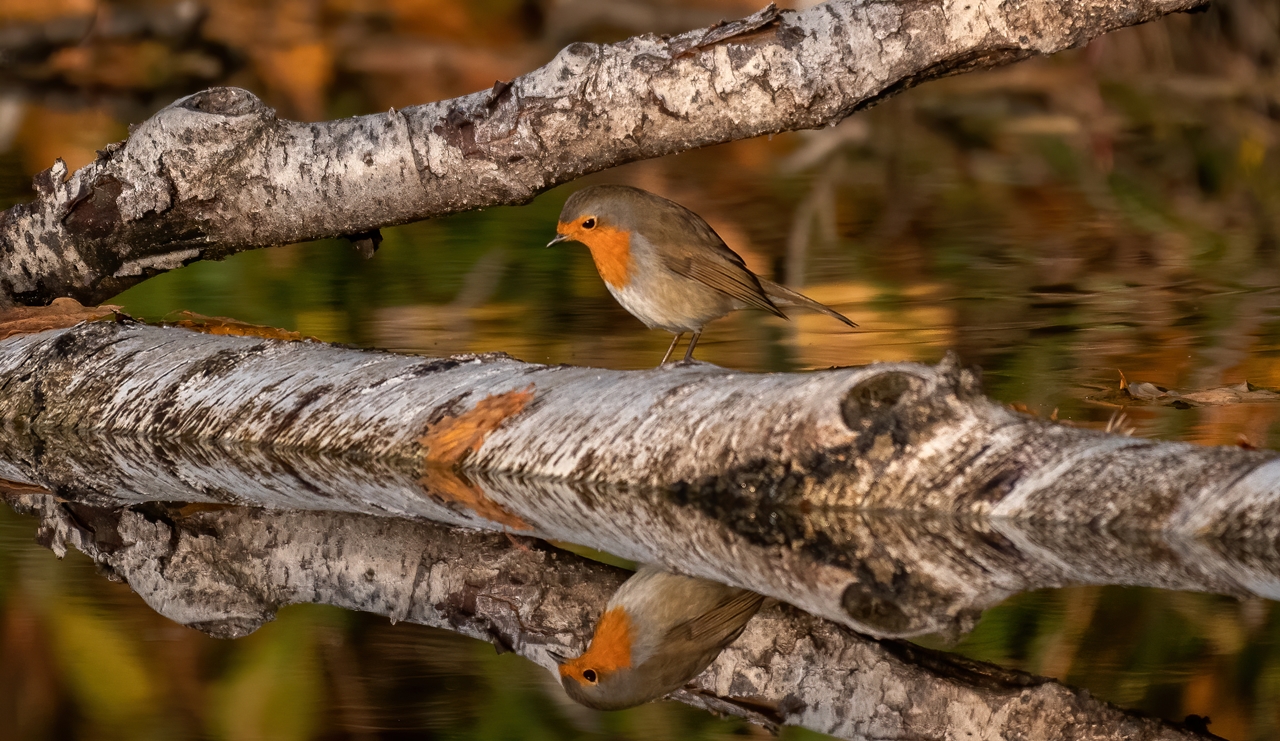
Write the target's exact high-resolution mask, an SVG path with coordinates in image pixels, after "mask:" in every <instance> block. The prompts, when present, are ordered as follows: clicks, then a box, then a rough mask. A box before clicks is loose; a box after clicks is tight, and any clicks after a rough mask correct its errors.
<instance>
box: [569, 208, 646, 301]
mask: <svg viewBox="0 0 1280 741" xmlns="http://www.w3.org/2000/svg"><path fill="white" fill-rule="evenodd" d="M556 232H557V233H559V234H564V235H566V236H567V237H569V238H570V239H572V240H574V241H577V242H581V243H583V244H585V245H586V246H587V249H589V250H591V259H592V260H595V263H596V270H597V271H599V273H600V277H601V278H604V282H605V283H608V284H609V285H611V286H613V287H614V288H622V287H623V286H625V285H627V284H628V283H630V282H631V232H629V231H626V230H623V229H614V228H613V227H610V226H604V225H600V226H597V227H596V228H594V229H583V228H582V226H581V225H580V224H578V223H575V222H565V221H562V222H560V223H559V224H557V225H556Z"/></svg>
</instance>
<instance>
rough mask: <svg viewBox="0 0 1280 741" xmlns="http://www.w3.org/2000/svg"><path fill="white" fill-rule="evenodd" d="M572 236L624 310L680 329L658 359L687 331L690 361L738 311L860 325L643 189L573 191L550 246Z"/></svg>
mask: <svg viewBox="0 0 1280 741" xmlns="http://www.w3.org/2000/svg"><path fill="white" fill-rule="evenodd" d="M570 240H572V241H576V242H581V243H583V244H585V245H586V246H587V249H589V250H591V258H592V259H593V260H595V263H596V270H598V271H600V277H601V278H603V279H604V283H605V285H606V286H607V287H608V288H609V293H611V294H613V297H614V298H615V299H617V301H618V303H620V304H622V308H624V309H626V310H627V311H629V312H631V314H632V315H633V316H635V317H636V318H637V319H639V320H640V321H642V322H644V323H645V325H646V326H648V327H649V328H650V329H654V328H661V329H665V330H667V331H668V332H673V333H675V339H673V340H672V341H671V347H669V348H667V354H666V355H663V356H662V362H661V363H659V364H658V365H663V364H665V363H666V362H667V360H668V359H669V358H670V357H671V353H672V351H674V350H675V349H676V344H677V343H678V342H680V338H681V337H683V336H684V334H685V333H686V332H692V333H693V338H692V339H691V340H689V347H688V349H687V350H685V353H684V359H685V361H689V360H691V359H693V348H694V347H695V346H697V344H698V338H699V337H701V336H702V328H703V327H704V326H706V324H707V322H710V321H711V320H713V319H719V318H720V317H722V316H724V315H725V314H728V313H729V312H731V311H736V310H738V309H744V308H755V309H763V310H765V311H767V312H769V313H771V314H776V315H778V316H780V317H782V318H783V319H786V318H787V315H786V314H783V313H782V310H781V309H779V308H778V306H779V305H781V306H803V307H805V308H807V309H813V310H814V311H820V312H822V313H823V314H826V315H827V316H830V317H833V318H835V319H839V320H840V321H842V322H844V323H845V324H847V325H849V326H850V327H856V326H858V325H857V324H854V323H853V322H851V321H849V319H848V317H846V316H844V315H843V314H840V313H838V312H836V311H833V310H831V309H830V308H828V307H826V306H823V305H822V304H820V303H818V302H817V301H814V300H813V299H811V298H809V297H808V296H803V295H801V294H799V293H796V292H795V291H793V290H791V289H790V288H787V287H785V286H780V285H778V284H777V283H774V282H773V281H770V280H765V279H764V278H761V277H759V276H757V275H756V274H755V273H752V272H751V271H750V270H748V269H747V265H746V263H744V262H743V261H742V258H741V257H739V256H738V253H736V252H734V251H733V250H731V249H729V248H728V246H726V245H725V243H724V240H722V239H720V235H718V234H716V233H715V231H714V230H713V229H712V228H711V227H710V226H709V225H708V224H707V222H705V221H703V220H702V217H701V216H698V215H697V214H695V213H694V212H692V211H690V210H689V209H687V208H685V207H684V206H681V205H680V204H678V203H675V202H674V201H668V200H667V199H665V198H662V197H660V196H655V195H654V194H652V193H649V192H646V191H643V190H640V189H639V188H631V187H628V186H625V185H593V186H591V187H587V188H583V189H582V190H580V191H578V192H577V193H574V194H573V195H571V196H569V200H567V201H565V204H564V209H563V210H562V211H561V212H560V223H558V224H557V225H556V237H555V239H552V240H551V241H550V242H548V243H547V246H548V247H550V246H551V245H553V244H556V243H557V242H565V241H570Z"/></svg>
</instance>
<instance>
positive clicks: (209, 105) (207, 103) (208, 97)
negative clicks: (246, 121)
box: [170, 87, 275, 116]
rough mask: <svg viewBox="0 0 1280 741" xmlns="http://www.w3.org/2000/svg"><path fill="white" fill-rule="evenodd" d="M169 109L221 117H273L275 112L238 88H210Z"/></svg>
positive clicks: (255, 97) (252, 95) (249, 93)
mask: <svg viewBox="0 0 1280 741" xmlns="http://www.w3.org/2000/svg"><path fill="white" fill-rule="evenodd" d="M170 107H176V108H186V109H187V110H191V111H199V112H201V113H215V114H218V115H221V116H248V115H251V114H254V113H263V112H269V113H270V115H275V111H274V110H272V109H271V108H269V107H268V106H267V104H266V103H263V102H262V99H261V98H259V97H258V96H256V95H254V94H253V93H251V92H249V91H248V90H244V89H242V88H238V87H211V88H208V89H207V90H201V91H200V92H198V93H193V94H192V95H188V96H187V97H185V98H180V99H179V100H177V101H175V102H174V103H173V105H172V106H170Z"/></svg>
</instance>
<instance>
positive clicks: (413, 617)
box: [15, 494, 1209, 741]
mask: <svg viewBox="0 0 1280 741" xmlns="http://www.w3.org/2000/svg"><path fill="white" fill-rule="evenodd" d="M15 504H16V505H17V507H18V508H19V509H21V510H24V511H27V512H29V513H31V514H35V515H37V516H39V517H40V518H41V530H42V535H41V538H42V540H43V542H45V543H46V544H47V545H49V546H50V547H52V548H54V549H55V550H56V551H59V552H63V551H65V548H66V547H67V546H68V545H71V546H73V547H75V548H77V549H79V550H81V551H83V552H84V553H86V554H87V555H89V556H90V557H91V558H93V559H94V561H95V562H96V563H97V564H99V567H100V568H102V569H104V570H105V571H106V572H107V573H108V574H109V575H111V576H113V577H116V578H119V579H122V580H124V581H126V582H127V583H128V584H129V586H130V587H132V588H133V589H134V591H135V592H137V593H138V594H139V595H140V596H141V597H142V598H143V599H144V600H145V601H146V602H147V603H148V604H149V605H151V606H152V607H153V608H154V609H155V610H156V611H158V612H160V613H161V614H163V615H165V616H167V617H170V618H171V619H173V620H175V621H177V622H179V623H183V624H186V625H190V626H192V627H195V628H198V629H200V630H204V631H206V632H210V633H212V634H214V635H218V636H223V637H236V636H241V635H244V634H246V633H248V632H251V631H252V630H254V629H256V628H257V627H258V626H259V625H261V624H262V623H263V622H265V621H266V620H270V619H271V618H272V617H273V616H274V614H275V611H276V610H278V609H279V608H281V607H283V606H285V605H289V604H298V603H318V604H329V605H336V606H340V607H343V608H346V609H352V610H361V611H364V612H371V613H375V614H379V615H386V616H388V617H390V618H391V619H393V620H396V621H401V620H404V621H409V622H414V623H420V624H423V625H431V626H434V627H438V628H444V629H446V630H451V631H454V632H458V633H461V634H463V635H468V636H471V637H473V638H478V639H480V640H484V641H488V642H491V643H493V644H495V645H496V646H498V647H499V650H510V651H515V652H517V653H519V654H520V655H522V656H524V657H526V658H528V659H530V660H532V661H534V662H536V663H538V664H540V665H541V666H542V667H544V668H545V669H547V670H549V671H551V672H552V673H553V674H554V673H555V661H554V660H553V659H552V658H551V656H550V654H549V653H548V652H549V651H550V650H555V651H560V652H562V653H569V654H576V653H578V652H580V651H581V650H582V649H583V648H584V647H585V646H584V643H585V640H586V637H587V636H589V635H590V633H591V628H592V626H593V625H594V624H595V621H596V620H597V619H598V618H599V614H600V612H601V610H602V608H603V606H604V604H605V602H606V601H607V600H608V598H609V595H611V594H612V593H613V591H614V590H615V589H616V588H617V587H618V585H619V584H621V583H622V581H623V579H625V578H626V576H627V575H628V574H627V573H626V572H624V571H622V570H621V569H617V568H615V567H612V566H606V565H604V564H601V563H597V562H593V561H588V560H586V559H583V558H581V557H578V556H575V555H573V554H570V553H565V552H560V551H556V550H555V549H550V548H545V547H534V548H528V547H523V548H522V547H518V546H516V545H514V544H513V543H512V542H511V541H510V540H509V539H508V538H505V537H503V536H502V535H498V534H489V533H478V532H474V531H464V530H460V529H457V528H450V527H446V526H441V525H435V524H431V523H424V522H410V521H406V520H401V519H395V518H388V517H369V516H365V515H354V514H339V513H332V512H298V511H275V512H271V511H266V510H260V509H248V508H243V507H221V508H216V509H213V510H209V509H207V508H200V507H192V508H187V509H181V508H176V507H166V506H164V505H159V504H146V505H133V506H131V507H125V508H120V507H93V506H88V505H82V504H77V503H72V502H59V501H57V500H56V499H55V498H54V497H52V496H49V495H40V494H34V495H33V494H25V495H22V496H20V497H17V498H16V501H15ZM552 691H558V689H557V690H552ZM672 697H673V698H674V699H677V700H680V701H682V702H686V703H688V704H691V705H695V706H698V707H703V708H706V709H709V710H712V711H715V712H718V713H727V714H731V715H738V716H742V717H745V718H748V719H750V720H752V721H753V722H756V723H761V724H764V725H767V726H772V727H776V726H779V725H799V726H803V727H806V728H809V729H812V730H816V731H820V732H823V733H828V734H832V735H834V736H837V737H840V738H847V739H856V740H857V741H869V740H876V739H902V738H975V739H1008V738H1028V739H1030V738H1034V739H1042V740H1043V741H1085V740H1089V741H1107V740H1111V739H1114V740H1116V741H1120V740H1121V739H1124V740H1126V741H1154V740H1156V739H1168V740H1170V741H1174V740H1180V739H1187V740H1189V739H1196V738H1209V736H1208V735H1201V734H1198V733H1195V732H1193V731H1192V730H1189V729H1186V728H1182V727H1180V726H1178V725H1175V724H1170V723H1166V722H1162V721H1159V720H1155V719H1152V718H1147V717H1143V716H1141V715H1138V714H1135V713H1130V712H1126V711H1123V710H1120V709H1118V708H1116V707H1114V706H1112V705H1110V704H1108V703H1105V702H1102V701H1099V700H1097V699H1096V698H1094V697H1092V696H1090V695H1089V694H1088V693H1087V692H1082V691H1079V690H1075V689H1072V688H1070V687H1066V686H1063V685H1061V684H1059V683H1057V682H1054V681H1051V680H1048V679H1046V678H1043V677H1034V676H1030V675H1027V674H1023V673H1020V672H1012V671H1005V670H1002V669H1000V668H998V667H995V666H991V665H988V664H981V663H978V662H972V661H968V660H966V659H963V658H960V657H956V656H951V655H948V654H945V653H942V652H937V651H931V650H928V649H923V648H920V647H918V646H912V645H910V644H907V643H902V642H897V641H877V640H873V639H869V638H866V637H864V636H859V635H857V634H855V633H853V632H851V631H849V630H848V629H846V628H843V627H841V626H839V625H835V624H833V623H830V622H827V621H824V620H821V619H818V618H816V617H814V616H812V615H807V614H805V613H803V612H800V611H799V610H796V609H794V608H791V607H788V606H786V605H773V606H770V607H766V608H765V609H764V610H763V611H762V612H761V613H760V614H758V615H757V616H756V617H755V618H754V619H753V620H752V621H751V622H750V623H749V624H748V625H747V628H746V630H745V632H744V633H743V634H742V636H740V637H739V638H738V640H737V641H735V642H734V643H733V644H732V645H730V646H729V647H728V648H727V649H726V650H725V651H724V652H722V653H721V655H720V657H719V658H718V659H717V660H716V661H715V662H714V663H713V664H712V665H711V667H709V668H708V669H707V671H705V672H703V673H702V674H701V675H699V676H698V677H696V678H695V679H693V680H692V681H691V682H690V684H688V685H687V686H686V687H685V689H683V690H680V691H678V692H676V693H674V694H673V695H672Z"/></svg>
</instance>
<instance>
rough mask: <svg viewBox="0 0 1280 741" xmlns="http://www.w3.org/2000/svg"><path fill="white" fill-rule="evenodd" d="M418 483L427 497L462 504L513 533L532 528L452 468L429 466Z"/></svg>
mask: <svg viewBox="0 0 1280 741" xmlns="http://www.w3.org/2000/svg"><path fill="white" fill-rule="evenodd" d="M418 483H420V484H422V486H423V487H425V488H426V490H427V494H428V495H430V496H432V497H434V498H436V499H437V500H441V501H444V502H445V503H446V504H447V503H450V502H452V503H453V504H459V505H462V506H463V507H465V508H466V509H469V510H471V511H472V512H474V513H475V514H477V515H479V516H480V517H483V518H484V519H486V520H488V521H490V522H496V523H498V524H499V525H503V526H505V527H508V528H510V529H512V530H532V529H533V528H531V527H529V523H527V522H525V521H524V520H522V519H520V516H519V515H517V514H515V513H514V512H512V511H511V510H509V509H507V508H506V507H503V506H502V505H501V504H498V503H497V502H495V501H493V500H492V499H490V498H489V497H487V496H485V493H484V491H483V490H481V488H480V487H478V486H476V485H475V484H473V483H471V482H470V481H468V480H467V478H466V476H465V475H463V474H461V473H459V472H457V471H454V470H453V469H452V468H444V467H441V466H436V465H432V464H427V467H426V470H425V471H423V472H422V478H421V479H419V480H418Z"/></svg>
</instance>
